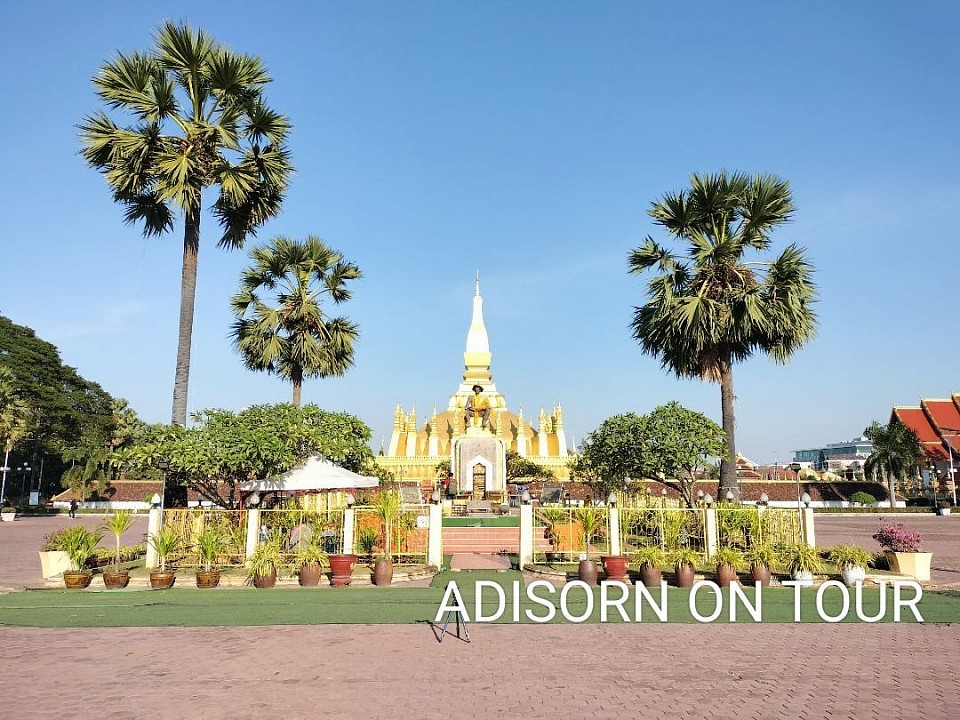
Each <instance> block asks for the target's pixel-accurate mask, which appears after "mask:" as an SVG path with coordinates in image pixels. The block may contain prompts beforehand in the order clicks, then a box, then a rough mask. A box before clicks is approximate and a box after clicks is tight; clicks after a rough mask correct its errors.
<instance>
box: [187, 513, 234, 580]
mask: <svg viewBox="0 0 960 720" xmlns="http://www.w3.org/2000/svg"><path fill="white" fill-rule="evenodd" d="M194 548H196V551H197V556H198V557H199V559H200V564H201V567H198V568H197V587H198V588H202V589H207V588H215V587H217V586H218V585H219V584H220V570H219V568H216V567H214V565H215V564H216V562H217V560H219V559H220V556H221V555H222V554H223V552H224V550H225V549H226V538H225V537H224V536H223V533H222V532H220V528H218V527H217V526H216V525H207V526H206V527H205V528H204V529H203V532H202V533H200V534H199V535H198V536H197V539H196V541H195V542H194Z"/></svg>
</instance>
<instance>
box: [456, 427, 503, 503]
mask: <svg viewBox="0 0 960 720" xmlns="http://www.w3.org/2000/svg"><path fill="white" fill-rule="evenodd" d="M453 467H454V468H455V472H456V476H457V481H458V483H459V490H460V492H461V493H473V492H474V488H475V479H476V480H479V479H480V478H481V477H482V478H483V481H484V486H485V491H486V492H491V491H494V492H503V491H505V490H506V487H507V486H506V477H507V451H506V446H505V445H504V443H503V441H502V440H500V439H499V438H497V437H495V436H494V435H492V434H490V433H489V432H487V431H485V430H480V429H479V428H469V429H468V430H467V434H466V436H464V437H461V438H457V439H456V440H455V441H454V446H453Z"/></svg>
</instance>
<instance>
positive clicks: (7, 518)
mask: <svg viewBox="0 0 960 720" xmlns="http://www.w3.org/2000/svg"><path fill="white" fill-rule="evenodd" d="M16 517H17V514H16V513H15V512H0V521H3V522H13V520H14V518H16Z"/></svg>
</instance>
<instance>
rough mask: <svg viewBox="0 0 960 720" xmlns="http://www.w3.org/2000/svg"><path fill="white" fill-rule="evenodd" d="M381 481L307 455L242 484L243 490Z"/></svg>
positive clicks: (315, 487)
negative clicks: (294, 463)
mask: <svg viewBox="0 0 960 720" xmlns="http://www.w3.org/2000/svg"><path fill="white" fill-rule="evenodd" d="M379 484H380V481H379V480H378V479H377V478H375V477H370V476H369V475H358V474H357V473H355V472H351V471H350V470H347V469H346V468H342V467H340V466H339V465H334V464H333V463H332V462H330V461H329V460H325V459H323V458H319V457H316V456H314V457H310V458H307V461H306V462H305V463H304V464H303V465H300V466H299V467H295V468H293V469H292V470H287V471H286V472H285V473H281V474H280V475H276V476H274V477H269V478H263V479H262V480H254V481H251V482H245V483H241V484H240V490H242V491H243V492H253V491H257V492H269V491H271V490H278V491H279V490H282V491H284V492H291V491H294V490H338V489H344V488H372V487H377V486H378V485H379Z"/></svg>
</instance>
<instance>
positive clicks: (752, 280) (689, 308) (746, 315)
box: [629, 171, 816, 497]
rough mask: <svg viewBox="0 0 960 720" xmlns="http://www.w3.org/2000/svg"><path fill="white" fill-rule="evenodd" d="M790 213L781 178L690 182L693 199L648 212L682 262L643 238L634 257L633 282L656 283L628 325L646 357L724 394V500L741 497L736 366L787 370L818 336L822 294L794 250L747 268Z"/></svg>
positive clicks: (677, 197)
mask: <svg viewBox="0 0 960 720" xmlns="http://www.w3.org/2000/svg"><path fill="white" fill-rule="evenodd" d="M793 210H794V206H793V200H792V197H791V194H790V187H789V184H788V183H787V182H786V181H785V180H781V179H779V178H777V177H775V176H772V175H756V176H754V177H750V176H747V175H745V174H742V173H733V174H728V173H727V172H726V171H721V172H719V173H717V174H714V175H697V174H694V175H693V176H692V177H691V179H690V187H689V188H688V189H685V190H681V191H680V192H678V193H668V194H666V195H664V196H663V198H662V199H661V200H659V201H657V202H655V203H653V205H652V207H651V209H650V210H649V214H650V216H651V217H652V218H653V219H654V221H655V222H656V223H657V224H658V225H661V226H663V227H664V228H665V229H666V231H667V234H668V235H669V236H670V237H672V238H673V239H674V240H677V241H680V242H681V243H682V244H683V245H684V247H683V249H684V250H685V252H684V253H683V254H674V253H672V252H670V251H669V250H667V249H666V248H665V247H663V246H661V245H660V244H658V243H657V242H656V241H654V239H653V238H652V237H650V236H647V238H646V240H645V241H644V243H643V245H641V246H640V247H638V248H636V249H634V250H633V251H632V252H631V253H630V256H629V267H630V272H631V273H636V274H639V273H643V272H645V271H647V270H650V269H652V268H656V272H657V273H658V274H656V275H655V276H654V277H653V278H651V280H650V282H649V284H648V286H647V302H646V304H645V305H643V306H642V307H637V308H635V312H634V317H633V321H632V323H631V327H632V330H633V337H634V338H635V339H636V340H638V341H639V342H640V345H641V348H642V349H643V352H644V353H646V354H648V355H652V356H654V357H658V358H659V359H660V362H661V367H663V368H664V369H669V370H671V371H672V372H673V373H675V374H676V375H677V376H678V377H687V378H701V379H704V380H708V381H711V382H717V383H719V384H720V398H721V408H722V416H723V423H722V424H723V431H724V433H725V434H726V436H727V457H726V458H725V459H724V460H723V461H722V462H721V468H720V493H721V497H722V496H723V495H724V494H725V493H726V492H727V491H728V490H730V491H732V492H733V493H734V494H735V495H738V493H739V488H738V486H737V473H736V461H737V451H736V439H735V432H734V394H733V366H734V364H735V363H737V362H740V361H742V360H745V359H747V358H748V357H750V356H751V355H753V353H754V352H758V351H759V352H764V353H767V354H768V355H770V356H771V357H772V358H773V359H774V360H775V361H777V362H781V363H785V362H786V361H787V360H788V359H789V358H790V356H791V355H792V354H793V353H794V352H795V351H796V350H797V349H798V348H800V347H801V346H802V345H803V344H804V343H806V342H807V341H808V340H810V339H811V338H812V337H813V335H814V334H815V330H816V316H815V315H814V313H813V310H812V304H813V302H814V300H815V297H816V288H815V286H814V285H813V283H812V282H811V273H812V268H811V266H810V264H809V263H808V262H807V261H806V259H805V256H804V251H803V249H801V248H799V247H797V246H796V245H790V246H789V247H787V248H786V249H785V250H784V251H783V252H782V253H781V254H780V256H779V257H777V258H776V259H774V260H772V261H766V262H747V261H746V259H745V255H746V253H747V251H748V250H756V251H765V250H768V249H769V248H770V243H771V241H770V234H771V232H772V231H773V230H774V229H775V228H777V227H778V226H780V225H782V224H783V223H785V222H787V220H789V219H790V216H791V214H792V213H793Z"/></svg>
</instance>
